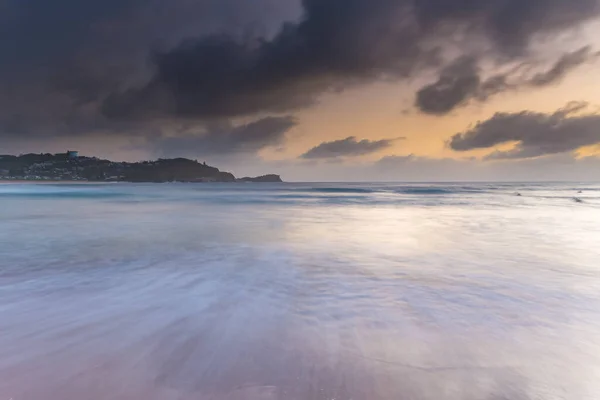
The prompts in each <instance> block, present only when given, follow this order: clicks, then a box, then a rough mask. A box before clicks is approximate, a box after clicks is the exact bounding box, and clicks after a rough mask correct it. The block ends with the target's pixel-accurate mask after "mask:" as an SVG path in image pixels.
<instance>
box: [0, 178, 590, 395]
mask: <svg viewBox="0 0 600 400" xmlns="http://www.w3.org/2000/svg"><path fill="white" fill-rule="evenodd" d="M579 190H581V191H582V193H581V194H577V195H576V196H577V197H578V198H581V199H582V201H583V202H582V203H575V202H574V201H573V196H574V194H573V193H577V192H578V191H579ZM517 192H518V193H521V196H517V195H516V193H517ZM0 204H1V206H2V207H0V218H1V219H0V220H1V225H0V260H1V261H0V263H1V264H0V400H2V399H6V400H9V399H11V398H12V399H13V400H81V399H86V400H101V399H102V400H104V399H106V400H108V399H110V400H115V399H116V400H120V399H123V400H125V399H127V400H129V399H136V400H137V399H140V400H141V399H144V400H154V399H156V400H171V399H172V400H188V399H190V400H192V399H193V400H203V399H218V400H221V399H244V400H245V399H251V400H252V399H286V400H287V399H290V400H296V399H297V400H313V399H314V400H317V399H319V400H321V399H323V400H333V399H335V400H350V399H352V400H363V399H364V400H373V399H385V400H387V399H390V400H391V399H395V400H397V399H424V400H428V399H451V400H454V399H456V400H459V399H460V400H470V399H485V400H501V399H502V400H521V399H598V398H600V384H599V383H598V382H600V369H599V368H600V341H599V340H598V338H600V271H599V268H600V246H599V244H600V186H593V185H572V184H571V185H558V184H544V185H541V184H540V185H524V184H520V185H497V184H496V185H494V184H488V185H485V184H479V185H467V184H461V185H459V184H456V185H333V184H330V185H325V184H322V185H308V184H306V185H291V184H287V185H241V184H238V185H210V184H206V185H187V184H167V185H128V184H123V185H121V184H117V185H29V184H10V185H0Z"/></svg>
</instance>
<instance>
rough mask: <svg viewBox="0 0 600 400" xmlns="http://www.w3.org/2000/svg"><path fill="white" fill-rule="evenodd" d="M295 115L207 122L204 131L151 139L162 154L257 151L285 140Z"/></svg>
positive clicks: (208, 154) (192, 154)
mask: <svg viewBox="0 0 600 400" xmlns="http://www.w3.org/2000/svg"><path fill="white" fill-rule="evenodd" d="M296 124H297V121H296V120H295V119H294V118H292V117H289V116H288V117H267V118H263V119H260V120H258V121H255V122H251V123H249V124H245V125H238V126H234V125H232V124H231V123H229V122H221V123H218V124H210V125H207V127H206V129H205V130H204V131H203V132H199V133H194V132H188V131H185V130H184V131H183V132H178V133H177V135H175V136H160V137H154V138H152V139H151V141H150V142H151V146H150V147H151V149H152V151H153V152H154V153H155V154H157V155H160V156H165V157H175V156H182V155H185V156H196V155H197V156H227V155H240V154H246V155H253V154H255V153H257V152H258V151H260V150H262V149H265V148H267V147H271V146H278V145H280V144H282V142H283V141H284V139H285V135H286V133H287V132H288V131H289V130H290V129H292V128H293V127H294V126H296Z"/></svg>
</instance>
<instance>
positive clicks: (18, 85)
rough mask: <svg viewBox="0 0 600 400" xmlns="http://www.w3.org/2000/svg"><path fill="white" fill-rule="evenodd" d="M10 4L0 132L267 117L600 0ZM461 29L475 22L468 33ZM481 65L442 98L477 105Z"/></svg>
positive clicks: (513, 46)
mask: <svg viewBox="0 0 600 400" xmlns="http://www.w3.org/2000/svg"><path fill="white" fill-rule="evenodd" d="M0 7H1V8H0V11H1V12H0V57H1V59H0V135H2V136H4V137H7V136H10V135H12V136H10V137H11V138H17V137H19V138H26V137H30V136H40V135H46V136H52V135H59V134H62V135H66V136H69V135H73V136H74V135H79V134H85V133H89V132H99V131H102V132H114V133H117V134H120V135H132V136H133V135H143V133H140V132H144V131H145V130H153V129H158V130H161V129H163V130H164V129H165V128H166V127H169V126H174V125H178V124H182V123H186V124H192V125H194V124H195V125H196V127H197V128H198V127H200V128H202V126H204V125H205V124H206V123H208V122H210V121H214V120H226V119H228V118H233V117H240V116H245V115H256V114H259V115H261V117H264V116H265V114H268V113H270V112H277V113H279V112H283V111H288V110H292V109H297V108H300V107H306V106H308V105H311V104H313V103H314V102H315V101H316V100H317V99H318V97H319V95H321V94H323V93H325V92H329V91H336V90H342V89H344V88H346V87H349V86H351V85H355V84H358V83H364V82H372V81H374V80H378V79H389V80H399V79H404V78H408V77H414V76H416V75H418V74H419V73H420V72H421V71H423V70H424V69H426V68H427V67H438V66H439V65H440V63H441V61H440V60H441V59H442V58H443V56H444V55H445V50H446V49H447V47H448V46H451V47H452V48H454V49H456V48H457V44H458V45H460V46H462V45H463V44H467V43H471V41H477V42H481V41H485V42H486V43H491V44H492V48H493V49H494V51H492V53H494V54H495V56H498V55H501V56H502V57H504V58H505V59H507V58H508V59H511V58H512V59H514V58H515V57H525V56H526V54H527V49H528V47H529V45H530V43H531V42H532V38H533V37H534V36H536V35H545V34H549V33H553V32H559V31H561V30H562V29H567V28H573V27H577V26H578V25H580V24H581V23H583V22H585V21H588V20H590V19H592V18H595V17H597V16H598V0H485V1H483V0H458V1H447V0H303V1H301V2H300V1H293V0H289V1H283V0H282V1H275V0H253V1H247V0H192V1H190V0H170V1H166V0H144V1H142V0H103V1H100V0H89V1H76V0H54V1H46V0H4V1H0ZM267 7H269V8H267ZM273 10H274V11H273ZM283 20H286V21H291V22H287V23H282V21H283ZM461 32H462V33H465V32H466V33H468V34H467V35H462V36H460V35H455V34H454V33H461ZM457 37H458V38H460V37H462V39H457ZM184 38H191V39H187V40H183V39H184ZM457 40H458V42H457ZM460 46H458V47H460ZM476 58H477V59H480V58H481V54H479V55H477V56H476ZM572 63H573V61H571V62H565V63H564V65H563V66H561V67H559V68H558V69H557V70H556V71H555V72H553V73H552V74H550V75H549V76H548V77H549V78H550V80H552V79H554V78H553V77H554V76H556V77H561V76H563V75H564V73H563V71H567V70H568V69H569V68H570V65H572ZM467 64H468V63H467ZM470 68H472V70H471V72H472V75H468V74H466V75H460V77H459V79H457V80H456V81H454V85H455V86H456V87H457V88H456V90H458V91H459V93H458V95H457V94H455V93H452V90H451V89H447V90H441V89H443V88H440V87H439V85H438V87H437V88H436V89H437V92H436V91H435V90H434V91H433V92H432V93H433V94H434V95H435V94H436V93H441V95H443V96H445V97H446V98H445V99H442V100H441V101H436V100H432V99H430V100H429V103H432V104H434V107H437V109H442V110H443V109H444V107H446V108H447V107H449V106H451V105H452V104H453V103H456V104H458V105H460V104H463V103H464V101H465V100H464V99H461V97H462V96H464V93H469V90H468V88H470V87H472V86H473V80H474V79H476V78H477V76H478V73H479V70H478V68H477V66H476V65H475V64H474V65H472V66H471V67H470ZM467 72H468V71H467ZM474 77H475V78H474ZM541 80H543V79H542V77H540V81H541ZM461 85H466V86H467V90H465V89H464V88H463V89H460V88H459V87H460V86H461ZM504 85H506V82H505V81H503V77H502V76H497V77H494V78H493V79H488V80H483V81H482V80H481V78H479V83H478V88H479V89H478V91H477V93H478V94H477V95H478V96H482V95H483V94H482V93H495V92H498V91H502V90H504V89H503V88H504ZM461 93H463V95H460V94H461ZM430 94H431V93H430ZM490 95H491V94H490ZM425 97H427V96H425ZM200 128H198V129H200Z"/></svg>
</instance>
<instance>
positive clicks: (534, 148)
mask: <svg viewBox="0 0 600 400" xmlns="http://www.w3.org/2000/svg"><path fill="white" fill-rule="evenodd" d="M586 107H587V105H586V104H585V103H570V104H569V105H567V106H566V107H565V108H563V109H560V110H558V111H556V112H554V113H552V114H544V113H537V112H532V111H522V112H518V113H497V114H495V115H494V116H492V117H491V118H490V119H488V120H485V121H482V122H478V123H477V124H476V125H475V126H474V127H473V128H472V129H469V130H467V131H465V132H462V133H458V134H456V135H454V136H452V138H451V139H450V141H449V142H448V144H449V146H450V148H452V149H453V150H455V151H469V150H475V149H489V148H493V147H495V146H497V145H501V144H506V143H511V142H515V143H516V145H515V147H514V148H513V149H511V150H508V151H495V152H494V153H492V154H490V155H489V156H488V158H489V159H521V158H533V157H540V156H545V155H550V154H559V153H568V152H572V151H575V150H577V149H579V148H581V147H585V146H590V145H595V144H598V143H600V115H598V114H593V113H591V114H590V113H587V114H585V113H584V114H582V113H581V112H582V111H584V110H585V109H586Z"/></svg>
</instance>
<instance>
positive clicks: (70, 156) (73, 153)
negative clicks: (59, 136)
mask: <svg viewBox="0 0 600 400" xmlns="http://www.w3.org/2000/svg"><path fill="white" fill-rule="evenodd" d="M77 157H79V152H78V151H72V150H68V151H67V158H68V159H70V160H74V159H76V158H77Z"/></svg>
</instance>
